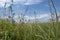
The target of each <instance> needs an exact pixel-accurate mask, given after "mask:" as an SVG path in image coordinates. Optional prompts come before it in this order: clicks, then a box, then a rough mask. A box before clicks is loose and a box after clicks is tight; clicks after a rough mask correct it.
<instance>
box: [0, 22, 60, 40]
mask: <svg viewBox="0 0 60 40" xmlns="http://www.w3.org/2000/svg"><path fill="white" fill-rule="evenodd" d="M58 27H59V28H60V23H59V24H58ZM59 30H60V29H58V31H59ZM57 38H58V40H60V31H59V32H58V36H57ZM55 39H56V23H55V24H54V26H52V23H25V24H23V23H13V24H12V23H10V22H7V21H0V40H55Z"/></svg>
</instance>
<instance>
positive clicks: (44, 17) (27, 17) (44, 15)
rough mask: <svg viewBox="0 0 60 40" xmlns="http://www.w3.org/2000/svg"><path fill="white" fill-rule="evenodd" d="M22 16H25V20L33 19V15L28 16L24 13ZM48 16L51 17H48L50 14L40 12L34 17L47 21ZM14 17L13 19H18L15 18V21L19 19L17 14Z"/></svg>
mask: <svg viewBox="0 0 60 40" xmlns="http://www.w3.org/2000/svg"><path fill="white" fill-rule="evenodd" d="M24 18H25V19H26V20H27V21H28V20H34V19H35V16H28V15H26V16H25V17H24ZM49 18H51V17H50V14H40V15H37V17H36V19H39V20H41V21H42V19H43V20H45V21H47V19H49ZM14 19H15V20H16V19H18V20H16V21H19V18H18V15H15V17H14ZM42 22H43V21H42Z"/></svg>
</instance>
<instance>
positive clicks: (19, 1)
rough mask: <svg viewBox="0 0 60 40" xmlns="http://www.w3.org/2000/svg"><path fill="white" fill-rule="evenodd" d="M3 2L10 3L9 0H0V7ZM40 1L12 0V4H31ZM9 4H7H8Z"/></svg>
mask: <svg viewBox="0 0 60 40" xmlns="http://www.w3.org/2000/svg"><path fill="white" fill-rule="evenodd" d="M5 2H7V3H11V0H0V7H3V6H4V4H5ZM40 2H42V0H14V3H13V4H22V5H32V4H37V3H40ZM8 5H10V4H7V5H6V6H8Z"/></svg>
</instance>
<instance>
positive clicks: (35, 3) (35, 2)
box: [0, 0, 60, 21]
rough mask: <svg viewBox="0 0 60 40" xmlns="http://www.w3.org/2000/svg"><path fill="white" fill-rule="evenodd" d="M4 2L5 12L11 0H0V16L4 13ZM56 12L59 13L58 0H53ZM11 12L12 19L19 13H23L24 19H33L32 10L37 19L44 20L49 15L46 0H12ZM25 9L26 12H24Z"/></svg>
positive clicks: (7, 11)
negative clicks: (12, 13) (13, 14)
mask: <svg viewBox="0 0 60 40" xmlns="http://www.w3.org/2000/svg"><path fill="white" fill-rule="evenodd" d="M5 2H6V14H10V13H9V6H10V5H11V4H12V3H11V0H0V16H2V15H3V14H5V11H4V5H5ZM53 2H54V4H55V7H56V10H57V13H58V14H59V15H60V0H53ZM12 8H13V12H14V13H15V16H14V19H15V20H16V19H18V16H19V15H20V14H21V13H24V14H25V19H27V20H29V19H31V20H32V19H35V17H34V11H35V12H36V15H37V19H40V21H46V20H48V19H49V18H51V17H50V7H49V2H48V0H14V2H13V5H12ZM26 9H27V12H26Z"/></svg>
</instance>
